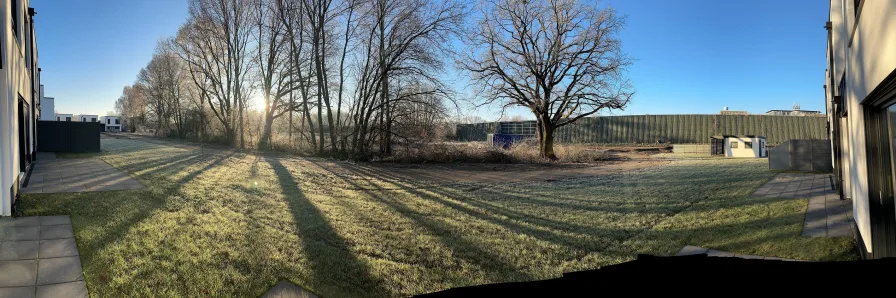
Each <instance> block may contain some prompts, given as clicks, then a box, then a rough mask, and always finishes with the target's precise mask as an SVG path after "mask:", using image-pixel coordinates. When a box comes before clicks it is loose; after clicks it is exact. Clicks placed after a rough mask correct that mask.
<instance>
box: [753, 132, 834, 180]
mask: <svg viewBox="0 0 896 298" xmlns="http://www.w3.org/2000/svg"><path fill="white" fill-rule="evenodd" d="M768 154H769V155H768V167H769V168H770V169H772V170H783V171H799V172H824V173H829V172H831V171H833V165H832V164H831V142H830V141H827V140H788V141H785V142H784V143H783V144H781V145H778V146H775V148H773V149H772V150H770V151H769V153H768Z"/></svg>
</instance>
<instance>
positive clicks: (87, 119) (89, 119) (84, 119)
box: [74, 115, 100, 122]
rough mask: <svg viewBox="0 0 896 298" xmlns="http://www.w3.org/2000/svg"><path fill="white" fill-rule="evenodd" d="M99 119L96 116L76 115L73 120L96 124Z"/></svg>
mask: <svg viewBox="0 0 896 298" xmlns="http://www.w3.org/2000/svg"><path fill="white" fill-rule="evenodd" d="M99 118H100V117H99V116H97V115H78V116H76V117H75V118H74V119H76V120H75V121H78V122H97V119H99Z"/></svg>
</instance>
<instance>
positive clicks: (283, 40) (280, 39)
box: [254, 0, 295, 146]
mask: <svg viewBox="0 0 896 298" xmlns="http://www.w3.org/2000/svg"><path fill="white" fill-rule="evenodd" d="M256 2H257V3H256V5H257V6H258V8H257V10H256V13H257V19H256V21H257V22H258V30H257V31H256V32H255V36H254V37H255V42H256V44H257V45H256V46H257V52H258V53H257V55H256V57H255V62H256V66H257V70H258V77H259V79H258V82H259V83H260V85H261V86H260V87H261V93H262V95H263V96H264V110H263V112H264V128H263V130H262V133H261V137H260V143H261V144H262V145H263V146H269V145H270V143H271V126H272V125H273V123H274V119H277V118H279V117H280V116H282V115H284V114H286V113H288V112H291V111H293V110H294V109H295V107H294V106H293V103H292V102H289V101H287V99H288V98H289V95H291V92H292V91H293V88H292V86H293V84H292V82H290V79H291V77H292V76H291V74H292V72H293V71H294V70H293V69H292V66H293V65H292V63H289V60H290V59H289V51H288V49H289V48H288V47H289V44H288V39H287V32H286V26H285V24H284V23H283V22H281V20H280V13H279V12H278V11H277V10H278V5H277V3H276V2H274V1H272V0H256Z"/></svg>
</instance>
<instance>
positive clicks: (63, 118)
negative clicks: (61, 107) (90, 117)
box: [56, 114, 76, 121]
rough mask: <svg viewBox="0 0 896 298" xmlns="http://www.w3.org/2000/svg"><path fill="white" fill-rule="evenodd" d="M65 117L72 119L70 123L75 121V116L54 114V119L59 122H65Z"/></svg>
mask: <svg viewBox="0 0 896 298" xmlns="http://www.w3.org/2000/svg"><path fill="white" fill-rule="evenodd" d="M65 117H71V118H72V120H71V121H75V120H76V119H75V115H72V114H56V118H57V119H59V121H65Z"/></svg>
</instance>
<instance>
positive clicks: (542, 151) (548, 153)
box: [538, 120, 557, 160]
mask: <svg viewBox="0 0 896 298" xmlns="http://www.w3.org/2000/svg"><path fill="white" fill-rule="evenodd" d="M541 122H542V123H541V137H540V138H539V146H538V147H539V148H538V149H539V150H538V153H539V155H541V157H542V158H547V159H550V160H557V155H556V154H554V125H552V124H551V122H550V121H544V120H542V121H541Z"/></svg>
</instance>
